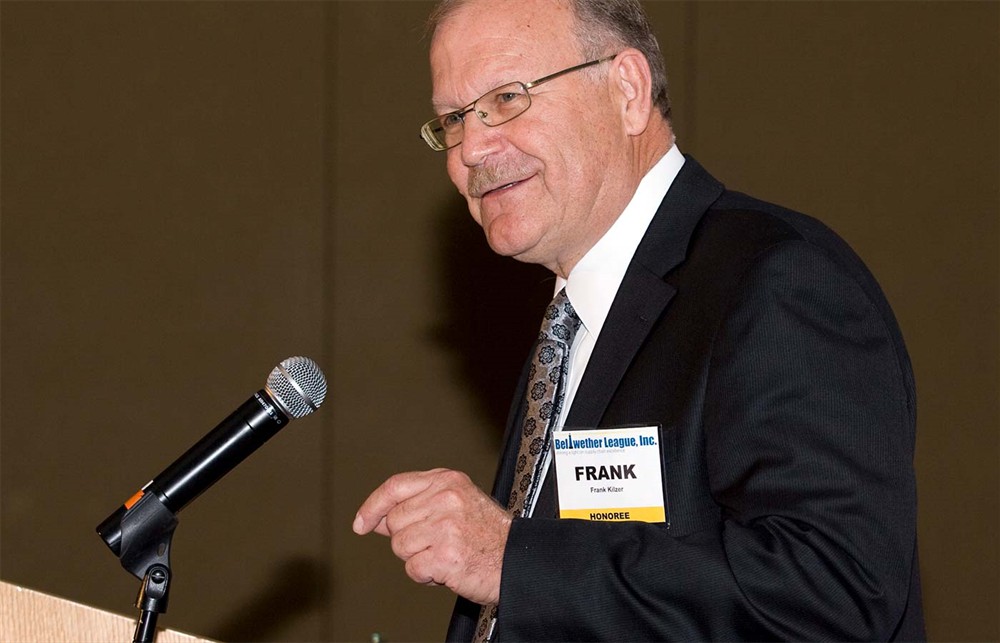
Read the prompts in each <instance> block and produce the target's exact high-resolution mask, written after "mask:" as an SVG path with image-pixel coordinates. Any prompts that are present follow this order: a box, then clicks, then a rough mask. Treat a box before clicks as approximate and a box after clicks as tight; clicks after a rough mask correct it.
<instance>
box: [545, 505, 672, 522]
mask: <svg viewBox="0 0 1000 643" xmlns="http://www.w3.org/2000/svg"><path fill="white" fill-rule="evenodd" d="M559 517H560V518H580V519H582V520H602V521H624V520H638V521H640V522H666V519H667V516H666V512H665V511H664V510H663V507H619V508H616V509H563V510H561V511H560V512H559Z"/></svg>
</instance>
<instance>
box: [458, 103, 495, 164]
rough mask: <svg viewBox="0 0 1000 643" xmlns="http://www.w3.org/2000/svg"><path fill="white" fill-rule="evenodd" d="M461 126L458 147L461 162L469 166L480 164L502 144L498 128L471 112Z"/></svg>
mask: <svg viewBox="0 0 1000 643" xmlns="http://www.w3.org/2000/svg"><path fill="white" fill-rule="evenodd" d="M462 127H463V131H462V144H461V145H459V146H458V147H459V149H460V150H461V153H462V163H464V164H465V165H467V166H469V167H473V166H476V165H479V164H481V163H482V162H483V160H485V159H486V157H488V156H489V155H490V154H493V153H495V152H497V151H499V150H500V148H501V146H502V145H503V135H502V134H501V132H500V128H499V127H490V126H488V125H486V124H485V123H483V122H482V121H481V120H479V118H478V117H477V116H474V115H473V114H472V113H469V114H468V115H466V117H465V123H464V124H463V125H462Z"/></svg>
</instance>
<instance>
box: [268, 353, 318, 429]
mask: <svg viewBox="0 0 1000 643" xmlns="http://www.w3.org/2000/svg"><path fill="white" fill-rule="evenodd" d="M266 388H267V392H268V393H270V394H271V397H273V398H274V401H275V402H277V403H278V405H279V406H281V407H282V410H283V411H285V413H286V415H288V416H289V417H291V418H300V417H303V416H306V415H309V414H310V413H312V412H313V411H315V410H316V409H318V408H319V405H320V404H322V403H323V400H324V399H325V398H326V378H325V377H323V371H321V370H320V368H319V366H317V364H316V362H314V361H312V360H311V359H309V358H308V357H289V358H288V359H286V360H284V361H283V362H281V363H280V364H278V365H277V366H275V367H274V370H273V371H271V374H270V375H268V376H267V387H266Z"/></svg>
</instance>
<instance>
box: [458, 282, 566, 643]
mask: <svg viewBox="0 0 1000 643" xmlns="http://www.w3.org/2000/svg"><path fill="white" fill-rule="evenodd" d="M578 330H580V318H579V317H578V316H577V314H576V311H575V310H573V305H572V304H570V303H569V298H568V297H567V296H566V289H565V288H563V289H562V290H560V291H559V294H557V295H556V296H555V299H553V300H552V303H551V304H549V307H548V308H546V309H545V318H544V319H543V320H542V329H541V330H540V331H539V333H538V343H537V344H536V345H535V354H534V357H532V359H531V365H530V366H529V367H528V386H527V390H526V392H525V400H524V419H523V420H522V422H521V445H520V447H519V448H518V451H517V463H516V464H515V465H514V482H513V484H512V485H511V488H510V499H509V500H508V501H507V511H509V512H510V514H511V516H513V517H515V518H517V517H519V516H525V515H527V513H528V503H529V502H530V500H531V498H532V496H534V494H535V490H536V488H537V487H538V485H539V484H541V468H542V464H543V463H544V461H545V454H546V453H547V452H548V449H549V444H550V442H551V436H552V425H553V424H554V423H555V421H556V419H557V418H558V417H559V413H560V411H561V410H562V403H563V398H564V397H565V386H564V382H565V379H566V372H567V370H568V369H569V349H570V347H571V346H572V345H573V338H574V337H575V336H576V332H577V331H578ZM496 615H497V606H496V605H483V608H482V610H480V612H479V622H478V623H477V624H476V634H475V636H474V637H473V638H472V640H473V641H474V643H482V642H483V641H488V640H489V639H490V638H492V634H493V628H494V625H495V620H496Z"/></svg>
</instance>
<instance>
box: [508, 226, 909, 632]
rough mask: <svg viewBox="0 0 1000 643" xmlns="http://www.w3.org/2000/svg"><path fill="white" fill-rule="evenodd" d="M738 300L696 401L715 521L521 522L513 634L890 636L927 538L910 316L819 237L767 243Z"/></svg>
mask: <svg viewBox="0 0 1000 643" xmlns="http://www.w3.org/2000/svg"><path fill="white" fill-rule="evenodd" d="M735 292H736V296H735V297H734V298H733V300H732V301H731V302H730V304H729V305H728V307H727V309H726V312H725V314H724V315H723V316H722V317H721V321H720V323H719V326H718V329H717V330H716V332H715V334H714V339H713V341H712V343H711V349H710V351H711V355H710V356H708V360H707V364H708V366H707V369H706V377H705V383H704V396H703V399H701V400H698V401H697V404H698V407H699V408H698V417H699V418H700V422H701V432H700V435H701V437H702V439H703V440H704V445H703V450H704V454H705V459H706V460H707V463H706V470H707V471H708V480H707V485H708V488H709V492H710V494H711V497H712V499H713V500H714V502H715V504H716V505H717V506H718V508H719V516H720V520H719V521H718V523H717V524H716V525H713V526H712V527H711V528H709V529H704V530H702V531H698V532H695V533H689V534H687V535H685V536H682V537H675V536H674V535H673V534H671V532H670V530H669V529H668V528H667V527H666V526H665V525H658V524H646V523H634V522H625V523H604V522H587V521H579V520H544V519H519V520H516V521H515V522H514V524H513V526H512V528H511V532H510V537H509V540H508V543H507V549H506V552H505V556H504V567H503V577H502V582H501V592H500V611H499V630H498V631H499V638H500V639H501V640H538V641H540V640H557V639H558V640H599V639H603V640H609V639H611V640H623V639H629V640H640V639H646V640H676V639H716V640H718V639H726V640H732V639H751V640H764V639H795V640H826V639H838V640H856V639H861V640H886V639H889V638H891V637H892V635H893V631H894V628H895V627H896V624H897V623H898V622H899V620H900V618H901V615H902V613H903V610H904V609H905V606H906V599H907V589H908V585H909V579H910V566H911V563H912V559H913V558H912V557H913V551H914V546H915V545H914V540H915V532H916V525H915V522H916V500H915V483H914V479H913V469H912V457H913V440H914V435H913V432H914V419H913V418H914V415H913V408H912V404H913V400H912V395H911V393H910V391H911V389H908V387H909V386H910V384H909V380H908V377H909V372H908V362H907V361H906V360H907V358H906V356H905V352H903V353H902V354H901V352H902V351H903V349H902V345H901V342H900V341H897V339H898V334H897V333H898V331H896V330H895V322H894V320H892V319H891V318H889V319H886V317H885V310H884V308H883V307H882V305H879V304H878V303H876V302H874V301H873V300H872V295H871V292H870V291H869V290H867V288H866V287H864V286H863V285H862V284H860V283H859V282H858V281H857V279H856V276H855V275H851V274H848V273H847V272H846V270H844V269H843V268H842V267H841V266H840V265H839V264H838V263H836V262H834V261H832V260H831V259H830V258H829V257H828V256H827V255H826V253H825V252H824V251H823V250H821V249H818V248H816V247H815V246H812V245H810V244H808V243H807V242H804V241H798V240H796V241H786V242H782V243H780V244H778V245H775V246H772V247H771V248H769V249H767V250H766V251H764V252H762V253H761V254H760V255H759V256H758V257H756V259H755V261H753V262H752V264H751V267H750V268H749V269H748V270H747V271H746V272H745V273H744V274H743V277H742V282H741V285H740V287H738V288H737V289H736V290H735ZM695 296H696V295H695ZM883 305H884V304H883ZM889 314H890V317H891V313H889ZM661 394H662V395H670V394H671V391H669V390H664V391H662V392H661ZM634 419H635V421H637V422H642V421H648V420H649V419H650V418H644V417H636V418H634ZM667 428H668V429H669V427H667ZM689 483H690V484H706V481H700V480H691V481H689Z"/></svg>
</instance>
